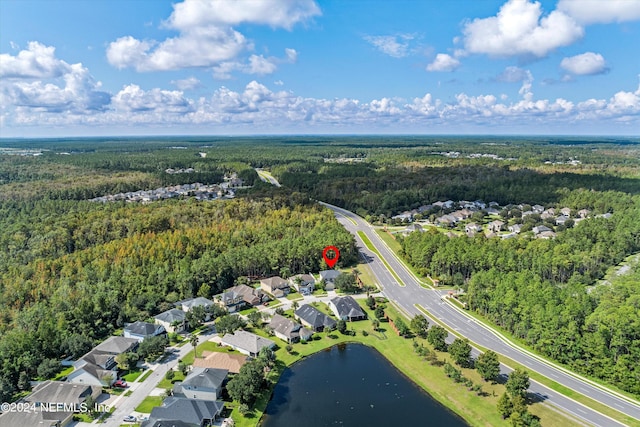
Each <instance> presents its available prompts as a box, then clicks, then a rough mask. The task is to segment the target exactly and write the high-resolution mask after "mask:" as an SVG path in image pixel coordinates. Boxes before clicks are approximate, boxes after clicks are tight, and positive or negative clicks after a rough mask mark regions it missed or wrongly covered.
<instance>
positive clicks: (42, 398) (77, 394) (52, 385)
mask: <svg viewBox="0 0 640 427" xmlns="http://www.w3.org/2000/svg"><path fill="white" fill-rule="evenodd" d="M101 394H102V387H98V386H91V385H85V384H71V383H67V382H64V381H44V382H42V383H40V384H38V385H37V386H36V387H35V388H34V389H33V392H32V393H31V394H30V395H28V396H27V397H25V398H24V399H23V400H24V401H25V402H29V403H33V404H35V406H36V407H39V406H41V405H42V404H43V403H44V404H47V403H64V404H67V405H75V407H76V408H79V407H80V405H81V404H82V403H84V402H85V401H86V400H87V398H89V397H91V398H92V399H93V400H94V401H95V400H96V399H97V398H98V397H99V396H100V395H101Z"/></svg>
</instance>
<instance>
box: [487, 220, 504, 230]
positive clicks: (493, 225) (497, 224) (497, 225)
mask: <svg viewBox="0 0 640 427" xmlns="http://www.w3.org/2000/svg"><path fill="white" fill-rule="evenodd" d="M487 227H488V228H489V231H492V232H494V233H498V232H500V231H502V227H504V222H502V221H500V220H495V221H491V222H490V223H489V224H487Z"/></svg>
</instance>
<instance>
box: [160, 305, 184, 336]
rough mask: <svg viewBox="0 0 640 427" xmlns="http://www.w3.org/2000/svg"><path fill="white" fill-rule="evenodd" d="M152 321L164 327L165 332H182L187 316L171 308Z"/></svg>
mask: <svg viewBox="0 0 640 427" xmlns="http://www.w3.org/2000/svg"><path fill="white" fill-rule="evenodd" d="M154 319H155V322H156V323H157V324H158V325H161V326H162V327H164V329H165V330H166V331H167V332H182V331H184V330H185V328H186V319H187V314H186V313H185V312H184V311H182V310H178V309H177V308H172V309H171V310H167V311H164V312H162V313H160V314H158V315H157V316H155V317H154Z"/></svg>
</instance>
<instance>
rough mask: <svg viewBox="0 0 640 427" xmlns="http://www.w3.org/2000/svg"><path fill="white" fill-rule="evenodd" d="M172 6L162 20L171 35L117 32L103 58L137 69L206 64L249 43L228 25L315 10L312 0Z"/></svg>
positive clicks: (192, 0) (304, 15) (281, 22)
mask: <svg viewBox="0 0 640 427" xmlns="http://www.w3.org/2000/svg"><path fill="white" fill-rule="evenodd" d="M173 8H174V10H173V13H172V14H171V16H170V17H169V19H168V20H167V21H166V22H165V23H164V26H165V27H167V28H168V29H172V30H176V31H178V35H177V36H176V37H171V38H167V39H166V40H164V41H162V42H158V41H155V40H138V39H136V38H134V37H132V36H125V37H120V38H119V39H117V40H115V41H114V42H111V43H110V44H109V46H108V48H107V59H108V61H109V63H110V64H111V65H113V66H114V67H117V68H135V69H136V70H137V71H165V70H177V69H182V68H194V67H212V66H214V65H220V64H221V63H222V62H225V61H231V60H234V58H236V57H237V56H238V55H239V54H240V53H241V52H243V51H245V50H250V49H252V44H251V42H250V41H248V40H247V39H246V38H245V36H244V35H243V34H241V33H240V32H238V31H236V30H235V29H234V28H232V26H233V25H238V24H241V23H250V24H263V25H270V26H272V27H280V28H286V29H291V28H292V27H293V25H294V24H296V23H298V22H301V21H304V20H306V19H308V18H311V17H313V16H317V15H319V14H320V9H319V8H318V6H317V5H316V4H315V2H314V1H312V0H260V1H256V0H235V1H221V0H206V1H205V0H185V1H183V2H182V3H177V4H174V6H173ZM293 52H295V51H293ZM287 54H290V52H287ZM291 54H293V53H292V52H291ZM254 61H257V60H254ZM262 65H263V66H260V64H257V65H256V67H257V68H256V69H259V70H265V68H264V67H265V66H266V64H262Z"/></svg>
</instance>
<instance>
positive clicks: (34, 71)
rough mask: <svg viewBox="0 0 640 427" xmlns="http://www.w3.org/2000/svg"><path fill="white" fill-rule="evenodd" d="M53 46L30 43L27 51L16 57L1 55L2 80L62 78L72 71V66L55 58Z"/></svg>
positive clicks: (0, 74)
mask: <svg viewBox="0 0 640 427" xmlns="http://www.w3.org/2000/svg"><path fill="white" fill-rule="evenodd" d="M55 52H56V49H55V48H54V47H53V46H45V45H43V44H41V43H38V42H35V41H32V42H29V45H28V47H27V49H25V50H22V51H20V52H19V53H18V54H17V55H16V56H12V55H9V54H7V53H3V54H0V78H3V79H12V78H18V79H36V78H38V79H42V78H52V77H60V76H62V75H63V74H65V73H68V72H69V70H70V65H69V64H67V63H66V62H64V61H61V60H59V59H58V58H56V56H55Z"/></svg>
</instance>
